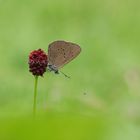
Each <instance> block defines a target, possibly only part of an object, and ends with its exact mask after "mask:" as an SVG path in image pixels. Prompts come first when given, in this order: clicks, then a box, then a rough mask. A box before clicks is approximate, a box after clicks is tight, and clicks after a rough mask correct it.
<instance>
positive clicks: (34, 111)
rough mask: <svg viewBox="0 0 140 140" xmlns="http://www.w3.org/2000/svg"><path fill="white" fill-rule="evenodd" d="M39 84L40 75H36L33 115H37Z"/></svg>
mask: <svg viewBox="0 0 140 140" xmlns="http://www.w3.org/2000/svg"><path fill="white" fill-rule="evenodd" d="M37 84H38V76H35V84H34V103H33V115H34V117H35V116H36V97H37Z"/></svg>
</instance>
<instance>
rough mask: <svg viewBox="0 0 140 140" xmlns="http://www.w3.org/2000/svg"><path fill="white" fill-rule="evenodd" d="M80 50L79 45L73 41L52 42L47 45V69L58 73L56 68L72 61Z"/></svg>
mask: <svg viewBox="0 0 140 140" xmlns="http://www.w3.org/2000/svg"><path fill="white" fill-rule="evenodd" d="M80 52H81V48H80V46H79V45H77V44H75V43H71V42H66V41H54V42H52V43H51V44H49V47H48V70H50V71H54V72H55V73H56V74H58V73H59V71H58V70H59V69H60V68H62V67H63V66H64V65H65V64H67V63H69V62H70V61H72V60H73V59H74V58H75V57H76V56H78V54H79V53H80ZM63 74H64V73H63ZM64 75H65V74H64ZM65 76H66V75H65Z"/></svg>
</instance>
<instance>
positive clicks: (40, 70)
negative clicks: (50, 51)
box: [29, 49, 48, 76]
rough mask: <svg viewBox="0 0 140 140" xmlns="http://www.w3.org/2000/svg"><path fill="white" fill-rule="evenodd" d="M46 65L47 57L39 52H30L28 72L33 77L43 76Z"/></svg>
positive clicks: (39, 50) (42, 52)
mask: <svg viewBox="0 0 140 140" xmlns="http://www.w3.org/2000/svg"><path fill="white" fill-rule="evenodd" d="M47 65H48V57H47V55H46V53H45V52H44V51H43V50H41V49H38V50H35V51H32V52H31V53H30V55H29V71H30V72H31V73H32V74H33V75H35V76H43V74H44V73H45V72H46V68H47Z"/></svg>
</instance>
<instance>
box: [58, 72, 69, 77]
mask: <svg viewBox="0 0 140 140" xmlns="http://www.w3.org/2000/svg"><path fill="white" fill-rule="evenodd" d="M60 72H61V73H62V74H63V75H64V76H65V77H66V78H70V76H68V75H66V74H65V73H63V72H62V71H60Z"/></svg>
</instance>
